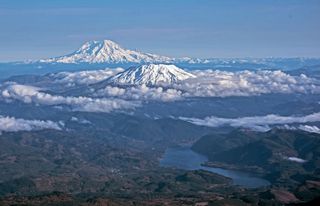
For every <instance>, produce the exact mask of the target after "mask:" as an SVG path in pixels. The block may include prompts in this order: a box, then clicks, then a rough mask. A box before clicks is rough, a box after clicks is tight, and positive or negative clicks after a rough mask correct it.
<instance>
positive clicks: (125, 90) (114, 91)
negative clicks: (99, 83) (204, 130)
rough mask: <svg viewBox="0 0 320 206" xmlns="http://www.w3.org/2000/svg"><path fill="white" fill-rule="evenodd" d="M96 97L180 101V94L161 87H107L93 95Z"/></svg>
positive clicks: (174, 90)
mask: <svg viewBox="0 0 320 206" xmlns="http://www.w3.org/2000/svg"><path fill="white" fill-rule="evenodd" d="M95 95H96V96H111V97H118V98H123V99H131V100H145V101H148V100H157V101H164V102H167V101H175V100H179V99H182V92H181V91H179V90H176V89H170V88H163V87H148V86H146V85H144V84H143V85H137V86H132V87H117V86H107V87H105V88H104V89H100V90H98V91H97V92H96V93H95Z"/></svg>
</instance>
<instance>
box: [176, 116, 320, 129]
mask: <svg viewBox="0 0 320 206" xmlns="http://www.w3.org/2000/svg"><path fill="white" fill-rule="evenodd" d="M179 119H181V120H184V121H188V122H190V123H193V124H196V125H202V126H208V127H220V126H223V125H228V126H232V127H246V128H252V129H254V130H258V131H267V130H269V129H270V128H269V126H270V125H277V124H293V123H307V122H319V121H320V112H318V113H313V114H310V115H306V116H279V115H274V114H270V115H266V116H253V117H239V118H234V119H232V118H220V117H214V116H212V117H206V118H204V119H198V118H187V117H180V118H179Z"/></svg>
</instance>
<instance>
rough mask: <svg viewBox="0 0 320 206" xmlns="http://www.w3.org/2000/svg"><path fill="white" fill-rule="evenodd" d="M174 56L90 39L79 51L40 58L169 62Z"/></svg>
mask: <svg viewBox="0 0 320 206" xmlns="http://www.w3.org/2000/svg"><path fill="white" fill-rule="evenodd" d="M172 61H174V59H173V58H169V57H165V56H160V55H155V54H149V53H142V52H138V51H132V50H128V49H124V48H122V47H121V46H120V45H118V44H116V43H115V42H113V41H110V40H103V41H90V42H87V43H85V44H84V45H83V46H82V47H80V48H79V49H78V50H77V51H75V52H73V53H71V54H69V55H66V56H61V57H56V58H50V59H44V60H40V62H45V63H127V62H132V63H142V62H144V63H155V62H158V63H169V62H172Z"/></svg>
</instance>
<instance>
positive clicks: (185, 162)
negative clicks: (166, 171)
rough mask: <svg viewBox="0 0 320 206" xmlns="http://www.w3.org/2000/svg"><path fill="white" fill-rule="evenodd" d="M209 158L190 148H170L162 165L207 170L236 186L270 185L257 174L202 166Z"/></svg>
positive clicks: (256, 186)
mask: <svg viewBox="0 0 320 206" xmlns="http://www.w3.org/2000/svg"><path fill="white" fill-rule="evenodd" d="M206 161H207V158H206V157H205V156H203V155H200V154H198V153H196V152H194V151H192V150H191V149H190V148H169V149H167V150H166V152H165V154H164V156H163V158H162V159H161V161H160V165H161V166H163V167H174V168H178V169H184V170H199V169H202V170H206V171H210V172H213V173H216V174H219V175H223V176H225V177H229V178H231V179H232V182H233V184H234V185H239V186H242V187H246V188H258V187H264V186H268V185H270V182H269V181H268V180H265V179H263V178H260V177H258V176H257V175H256V174H252V173H248V172H241V171H236V170H229V169H222V168H216V167H205V166H202V165H201V164H202V163H204V162H206Z"/></svg>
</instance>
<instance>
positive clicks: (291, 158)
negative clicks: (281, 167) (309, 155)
mask: <svg viewBox="0 0 320 206" xmlns="http://www.w3.org/2000/svg"><path fill="white" fill-rule="evenodd" d="M287 160H289V161H292V162H297V163H305V162H307V160H304V159H301V158H298V157H288V158H287Z"/></svg>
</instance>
